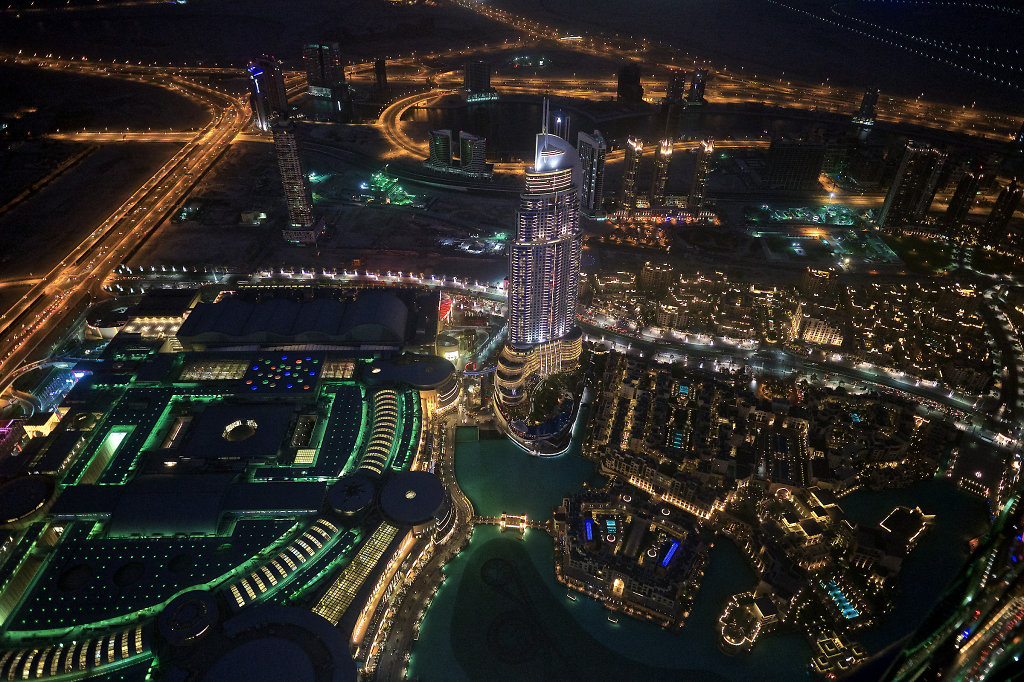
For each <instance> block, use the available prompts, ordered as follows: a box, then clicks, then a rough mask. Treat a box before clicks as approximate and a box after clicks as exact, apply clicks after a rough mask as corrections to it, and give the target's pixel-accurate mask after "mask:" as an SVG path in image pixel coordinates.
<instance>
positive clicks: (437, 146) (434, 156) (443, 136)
mask: <svg viewBox="0 0 1024 682" xmlns="http://www.w3.org/2000/svg"><path fill="white" fill-rule="evenodd" d="M453 146H454V145H453V140H452V131H451V130H448V129H447V128H445V129H444V130H431V131H430V155H429V156H428V158H427V165H428V166H433V167H436V168H450V167H451V165H452V151H453V150H452V147H453Z"/></svg>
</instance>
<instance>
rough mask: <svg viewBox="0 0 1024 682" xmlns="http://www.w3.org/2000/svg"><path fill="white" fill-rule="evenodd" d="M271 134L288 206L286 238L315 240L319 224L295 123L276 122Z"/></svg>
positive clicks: (295, 240)
mask: <svg viewBox="0 0 1024 682" xmlns="http://www.w3.org/2000/svg"><path fill="white" fill-rule="evenodd" d="M273 133H274V151H275V152H276V153H277V168H278V170H279V171H280V173H281V186H282V187H283V189H284V201H285V204H286V206H287V208H288V226H287V227H286V228H285V230H284V236H285V239H287V240H288V241H293V242H302V243H311V242H314V241H316V233H317V232H319V227H317V226H316V224H315V221H314V219H313V191H312V190H311V189H310V186H309V179H308V178H307V177H306V172H305V170H304V169H303V167H302V161H301V159H300V158H299V139H298V135H297V133H296V130H295V124H294V123H293V122H291V121H278V122H277V123H275V124H274V127H273Z"/></svg>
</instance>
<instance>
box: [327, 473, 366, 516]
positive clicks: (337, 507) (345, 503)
mask: <svg viewBox="0 0 1024 682" xmlns="http://www.w3.org/2000/svg"><path fill="white" fill-rule="evenodd" d="M376 493H377V488H376V486H375V485H374V484H373V481H371V480H370V478H369V477H368V476H363V475H362V474H349V475H348V476H342V477H341V478H339V479H338V481H337V482H336V483H335V484H334V485H332V486H331V487H330V490H328V491H327V502H328V504H330V505H331V509H333V510H334V511H336V512H337V513H339V514H344V515H345V516H351V515H352V514H357V513H359V512H361V511H362V510H363V509H366V507H368V506H369V505H370V503H372V502H373V496H374V495H375V494H376Z"/></svg>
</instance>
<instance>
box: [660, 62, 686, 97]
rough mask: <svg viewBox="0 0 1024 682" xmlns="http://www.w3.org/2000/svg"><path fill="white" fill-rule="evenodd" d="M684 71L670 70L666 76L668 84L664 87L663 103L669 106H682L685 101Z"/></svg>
mask: <svg viewBox="0 0 1024 682" xmlns="http://www.w3.org/2000/svg"><path fill="white" fill-rule="evenodd" d="M688 75H689V74H687V72H686V71H683V70H682V69H672V71H671V72H670V73H669V76H668V84H667V85H666V86H665V101H666V102H668V103H669V104H682V102H683V100H685V99H686V92H687V88H686V77H687V76H688Z"/></svg>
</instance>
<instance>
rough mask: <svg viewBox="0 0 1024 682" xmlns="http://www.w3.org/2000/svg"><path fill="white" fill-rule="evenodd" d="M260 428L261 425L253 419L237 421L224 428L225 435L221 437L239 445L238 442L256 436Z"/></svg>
mask: <svg viewBox="0 0 1024 682" xmlns="http://www.w3.org/2000/svg"><path fill="white" fill-rule="evenodd" d="M258 427H259V425H258V424H257V423H256V422H254V421H253V420H252V419H236V420H235V421H233V422H231V423H230V424H228V425H227V426H225V427H224V433H222V434H221V437H222V438H223V439H224V440H228V441H231V442H232V443H237V442H238V441H242V440H245V439H246V438H252V437H253V436H255V435H256V429H257V428H258Z"/></svg>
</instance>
